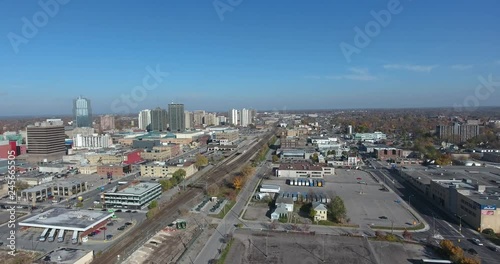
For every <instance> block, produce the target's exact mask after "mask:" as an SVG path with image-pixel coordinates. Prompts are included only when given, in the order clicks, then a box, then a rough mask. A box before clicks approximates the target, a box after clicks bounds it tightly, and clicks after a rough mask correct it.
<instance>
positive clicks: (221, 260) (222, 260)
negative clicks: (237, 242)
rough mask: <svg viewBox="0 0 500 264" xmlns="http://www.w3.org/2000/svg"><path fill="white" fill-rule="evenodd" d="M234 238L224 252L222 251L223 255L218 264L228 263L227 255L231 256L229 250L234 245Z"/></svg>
mask: <svg viewBox="0 0 500 264" xmlns="http://www.w3.org/2000/svg"><path fill="white" fill-rule="evenodd" d="M233 241H234V238H233V239H231V241H229V243H227V245H226V247H225V248H224V251H222V255H221V256H220V258H219V260H218V261H217V264H224V262H226V258H227V254H229V250H231V245H232V244H233Z"/></svg>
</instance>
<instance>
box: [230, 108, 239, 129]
mask: <svg viewBox="0 0 500 264" xmlns="http://www.w3.org/2000/svg"><path fill="white" fill-rule="evenodd" d="M238 120H239V111H238V110H236V109H231V110H229V121H228V122H229V123H230V124H232V125H235V126H237V125H239V123H238Z"/></svg>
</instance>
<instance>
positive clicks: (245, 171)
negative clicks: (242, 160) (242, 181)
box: [241, 164, 255, 178]
mask: <svg viewBox="0 0 500 264" xmlns="http://www.w3.org/2000/svg"><path fill="white" fill-rule="evenodd" d="M254 172H255V168H254V167H252V166H250V164H246V165H245V166H243V168H242V169H241V175H242V176H243V177H245V178H247V177H250V176H252V175H253V174H254Z"/></svg>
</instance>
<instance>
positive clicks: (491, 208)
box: [481, 204, 497, 211]
mask: <svg viewBox="0 0 500 264" xmlns="http://www.w3.org/2000/svg"><path fill="white" fill-rule="evenodd" d="M496 209H497V206H496V205H494V204H493V205H485V204H482V205H481V210H488V211H491V210H492V211H495V210H496Z"/></svg>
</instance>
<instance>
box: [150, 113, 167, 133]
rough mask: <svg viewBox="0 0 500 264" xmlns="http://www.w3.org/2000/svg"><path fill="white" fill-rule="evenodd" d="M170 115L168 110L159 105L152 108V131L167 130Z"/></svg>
mask: <svg viewBox="0 0 500 264" xmlns="http://www.w3.org/2000/svg"><path fill="white" fill-rule="evenodd" d="M167 128H168V115H167V110H165V109H161V108H159V107H157V108H155V109H153V110H151V130H152V131H167Z"/></svg>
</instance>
